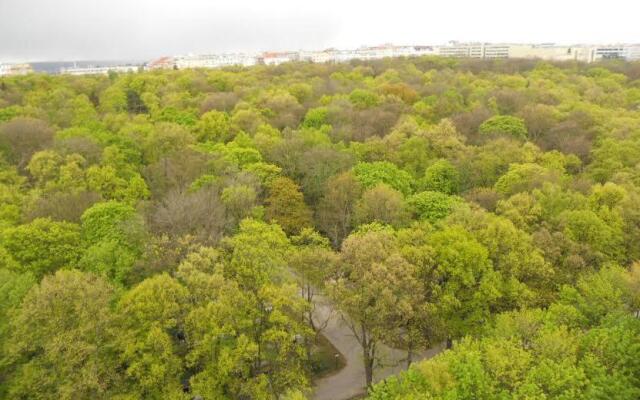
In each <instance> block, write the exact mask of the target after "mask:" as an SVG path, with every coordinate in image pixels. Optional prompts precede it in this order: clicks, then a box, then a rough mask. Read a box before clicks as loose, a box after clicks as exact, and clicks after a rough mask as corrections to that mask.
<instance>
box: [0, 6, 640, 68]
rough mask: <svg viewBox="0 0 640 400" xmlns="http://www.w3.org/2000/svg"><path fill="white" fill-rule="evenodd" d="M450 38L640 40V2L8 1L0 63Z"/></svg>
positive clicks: (2, 15) (1, 11)
mask: <svg viewBox="0 0 640 400" xmlns="http://www.w3.org/2000/svg"><path fill="white" fill-rule="evenodd" d="M449 40H461V41H464V40H473V41H491V42H499V41H509V42H556V43H585V42H597V43H608V42H640V1H637V0H607V1H602V0H599V1H592V0H582V1H576V0H520V1H518V0H473V1H460V0H437V1H433V0H413V1H409V0H386V1H380V0H368V1H360V0H271V1H269V0H262V1H256V0H253V1H250V0H224V1H219V0H0V61H37V60H107V59H141V60H143V59H149V58H154V57H158V56H162V55H177V54H187V53H205V52H225V51H263V50H285V49H290V50H297V49H322V48H326V47H339V48H350V47H358V46H360V45H375V44H381V43H395V44H441V43H445V42H447V41H449Z"/></svg>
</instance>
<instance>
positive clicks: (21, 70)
mask: <svg viewBox="0 0 640 400" xmlns="http://www.w3.org/2000/svg"><path fill="white" fill-rule="evenodd" d="M31 72H33V68H32V67H31V64H0V76H15V75H27V74H30V73H31Z"/></svg>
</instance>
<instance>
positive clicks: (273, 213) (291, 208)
mask: <svg viewBox="0 0 640 400" xmlns="http://www.w3.org/2000/svg"><path fill="white" fill-rule="evenodd" d="M265 204H266V206H267V208H266V217H267V218H268V219H269V220H274V221H276V222H277V223H278V224H279V225H280V226H281V227H282V229H283V230H284V231H285V232H286V233H288V234H295V233H298V232H299V231H300V230H301V229H302V228H305V227H309V226H310V225H311V211H310V210H309V208H308V207H307V205H306V204H305V203H304V198H303V196H302V193H301V192H300V190H299V189H298V186H297V185H296V183H295V182H293V181H292V180H291V179H289V178H284V177H281V178H275V179H273V180H272V181H271V184H270V186H269V196H268V197H267V199H266V200H265Z"/></svg>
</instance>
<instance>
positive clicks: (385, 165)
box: [353, 161, 413, 195]
mask: <svg viewBox="0 0 640 400" xmlns="http://www.w3.org/2000/svg"><path fill="white" fill-rule="evenodd" d="M353 174H354V176H355V178H356V179H357V180H358V182H360V184H361V185H362V186H363V187H365V188H367V189H368V188H372V187H374V186H376V185H378V184H379V183H384V184H386V185H388V186H390V187H392V188H394V189H396V190H397V191H399V192H401V193H402V194H404V195H408V194H409V193H411V188H412V184H413V179H412V177H411V175H410V174H409V173H408V172H406V171H403V170H401V169H400V168H398V167H397V166H396V165H395V164H393V163H390V162H388V161H377V162H372V163H366V162H361V163H358V164H356V166H355V167H353Z"/></svg>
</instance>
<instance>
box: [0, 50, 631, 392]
mask: <svg viewBox="0 0 640 400" xmlns="http://www.w3.org/2000/svg"><path fill="white" fill-rule="evenodd" d="M636 67H637V66H636V65H634V64H633V63H625V62H617V61H616V62H601V63H597V64H590V65H588V66H586V65H582V64H580V63H577V64H576V63H569V64H549V63H546V62H542V61H532V62H522V60H500V61H495V62H493V61H491V62H477V60H476V61H474V60H463V59H455V60H454V59H444V58H440V57H418V58H396V59H384V60H377V61H362V62H355V63H335V64H322V63H291V64H287V65H281V66H277V67H276V66H255V67H250V68H227V69H216V70H206V69H198V70H189V69H186V70H180V71H177V70H157V71H149V72H139V73H133V74H117V73H110V74H109V76H98V75H96V76H69V75H56V76H45V75H41V74H32V75H27V76H15V77H5V78H3V79H2V81H1V82H0V398H8V399H13V398H17V399H26V398H36V399H49V398H51V399H54V398H55V399H57V398H95V399H138V398H145V399H147V398H148V399H187V398H197V397H202V398H205V399H221V400H243V399H260V400H275V399H290V400H292V399H296V400H297V399H301V398H303V396H304V395H305V394H308V393H311V391H310V390H308V389H309V386H310V385H311V382H314V380H313V379H314V378H316V377H314V376H313V374H314V372H316V371H315V370H314V366H315V364H314V363H315V360H317V359H318V358H319V357H318V354H314V353H315V352H316V351H318V343H319V342H321V341H322V340H320V341H318V339H319V338H318V337H316V336H317V333H318V331H319V330H320V329H321V328H322V327H323V325H324V321H319V320H318V318H317V317H318V315H317V313H315V312H314V310H315V311H318V310H319V308H318V306H319V305H320V306H321V307H325V301H331V303H329V304H328V306H329V307H333V308H334V309H335V312H336V315H338V314H341V315H342V316H343V317H344V321H345V325H344V326H342V327H341V328H340V329H350V330H351V333H352V334H353V337H354V338H355V339H356V341H357V342H358V345H359V347H360V348H359V349H358V351H359V352H361V354H362V362H363V363H364V365H363V366H364V367H365V368H364V370H365V375H366V379H365V380H364V381H363V382H359V383H358V384H367V385H368V384H371V383H372V380H373V376H374V375H377V373H378V372H379V371H376V369H377V368H378V367H381V366H383V365H386V364H387V361H400V362H401V363H402V364H404V363H406V365H407V366H409V364H411V362H412V361H413V359H414V358H415V355H416V354H424V353H425V351H426V349H429V348H432V347H434V346H436V345H439V344H440V343H442V342H443V341H444V340H446V339H449V341H450V343H452V344H453V348H452V349H450V350H449V351H446V352H444V354H441V355H439V356H437V357H435V358H432V359H430V360H428V361H424V362H420V363H414V365H413V366H412V367H411V368H410V369H409V370H408V371H407V372H405V373H402V374H400V375H398V376H396V377H387V379H386V380H385V381H384V382H382V383H380V384H378V385H376V386H375V388H373V389H372V390H371V397H372V398H375V399H410V400H425V399H448V400H452V399H605V398H612V399H618V398H619V399H637V398H639V397H640V393H639V392H638V391H639V388H640V385H639V378H638V377H639V372H638V371H639V369H640V366H639V365H638V361H637V360H639V359H640V355H639V354H638V346H637V342H638V341H637V338H638V333H639V332H638V318H637V316H638V315H639V313H640V263H639V262H638V259H640V207H639V206H638V204H640V169H639V165H640V128H639V127H640V124H639V123H638V121H639V120H640V109H638V105H639V104H640V103H639V101H640V91H639V89H638V71H637V68H636ZM319 295H322V296H319ZM319 301H320V302H322V304H320V303H318V302H319ZM314 314H315V315H316V318H313V316H314ZM329 339H331V338H329ZM386 347H393V348H396V351H394V352H393V355H394V357H393V358H394V360H386V356H387V354H386V353H387V352H386ZM405 352H406V353H405ZM324 353H330V351H328V350H325V351H324ZM398 354H401V356H399V355H398ZM405 354H406V356H407V357H406V359H404V360H400V359H401V358H404V355H405ZM428 354H431V353H428ZM325 355H326V354H325ZM331 356H332V355H331ZM385 371H386V370H385ZM185 390H188V393H185Z"/></svg>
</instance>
